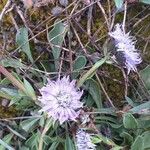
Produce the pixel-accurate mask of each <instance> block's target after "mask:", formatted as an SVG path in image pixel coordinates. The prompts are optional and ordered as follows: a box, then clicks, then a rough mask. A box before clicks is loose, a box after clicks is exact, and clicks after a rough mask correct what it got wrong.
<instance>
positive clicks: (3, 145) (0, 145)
mask: <svg viewBox="0 0 150 150" xmlns="http://www.w3.org/2000/svg"><path fill="white" fill-rule="evenodd" d="M12 138H13V134H8V135H6V136H5V137H4V138H3V140H1V139H0V150H5V149H8V150H15V149H14V148H13V147H11V146H9V145H8V144H9V142H10V141H11V139H12Z"/></svg>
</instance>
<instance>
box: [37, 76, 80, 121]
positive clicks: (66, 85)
mask: <svg viewBox="0 0 150 150" xmlns="http://www.w3.org/2000/svg"><path fill="white" fill-rule="evenodd" d="M75 84H76V81H75V80H72V81H71V82H70V80H69V76H67V77H63V78H61V79H60V78H58V79H57V81H52V80H48V83H47V84H46V85H45V86H44V87H42V88H41V89H40V93H41V95H42V96H41V97H39V101H40V102H41V105H42V109H41V110H40V111H43V112H46V113H47V114H48V116H49V117H52V118H53V119H54V120H55V121H56V120H58V121H59V122H60V124H62V123H63V122H65V121H68V120H73V121H76V118H77V117H78V116H79V109H80V108H81V107H82V106H83V103H82V102H80V98H81V96H82V94H83V91H79V89H78V88H76V87H75Z"/></svg>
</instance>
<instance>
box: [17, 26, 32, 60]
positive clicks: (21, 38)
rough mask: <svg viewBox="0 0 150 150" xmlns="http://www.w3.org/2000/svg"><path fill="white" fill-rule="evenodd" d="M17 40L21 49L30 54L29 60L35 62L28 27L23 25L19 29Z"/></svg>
mask: <svg viewBox="0 0 150 150" xmlns="http://www.w3.org/2000/svg"><path fill="white" fill-rule="evenodd" d="M16 42H17V44H18V46H19V47H20V50H21V51H23V52H24V53H25V54H26V55H27V56H28V58H29V60H30V61H31V62H32V63H33V58H32V54H31V51H30V45H29V38H28V29H27V28H25V27H22V28H20V29H19V31H18V32H17V34H16Z"/></svg>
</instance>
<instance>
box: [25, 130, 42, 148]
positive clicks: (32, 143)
mask: <svg viewBox="0 0 150 150" xmlns="http://www.w3.org/2000/svg"><path fill="white" fill-rule="evenodd" d="M40 136H41V135H40V133H39V132H36V133H34V134H33V135H32V136H31V137H30V138H29V139H28V140H26V143H25V144H26V145H27V146H28V147H30V149H33V147H36V146H37V145H38V144H39V139H40Z"/></svg>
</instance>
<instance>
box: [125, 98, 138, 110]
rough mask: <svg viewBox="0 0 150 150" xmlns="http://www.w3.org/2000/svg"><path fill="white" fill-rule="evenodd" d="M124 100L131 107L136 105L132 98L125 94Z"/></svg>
mask: <svg viewBox="0 0 150 150" xmlns="http://www.w3.org/2000/svg"><path fill="white" fill-rule="evenodd" d="M125 99H126V101H127V102H128V104H129V105H131V106H132V107H134V106H136V104H135V103H134V102H133V100H132V99H131V98H129V97H127V96H125Z"/></svg>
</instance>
